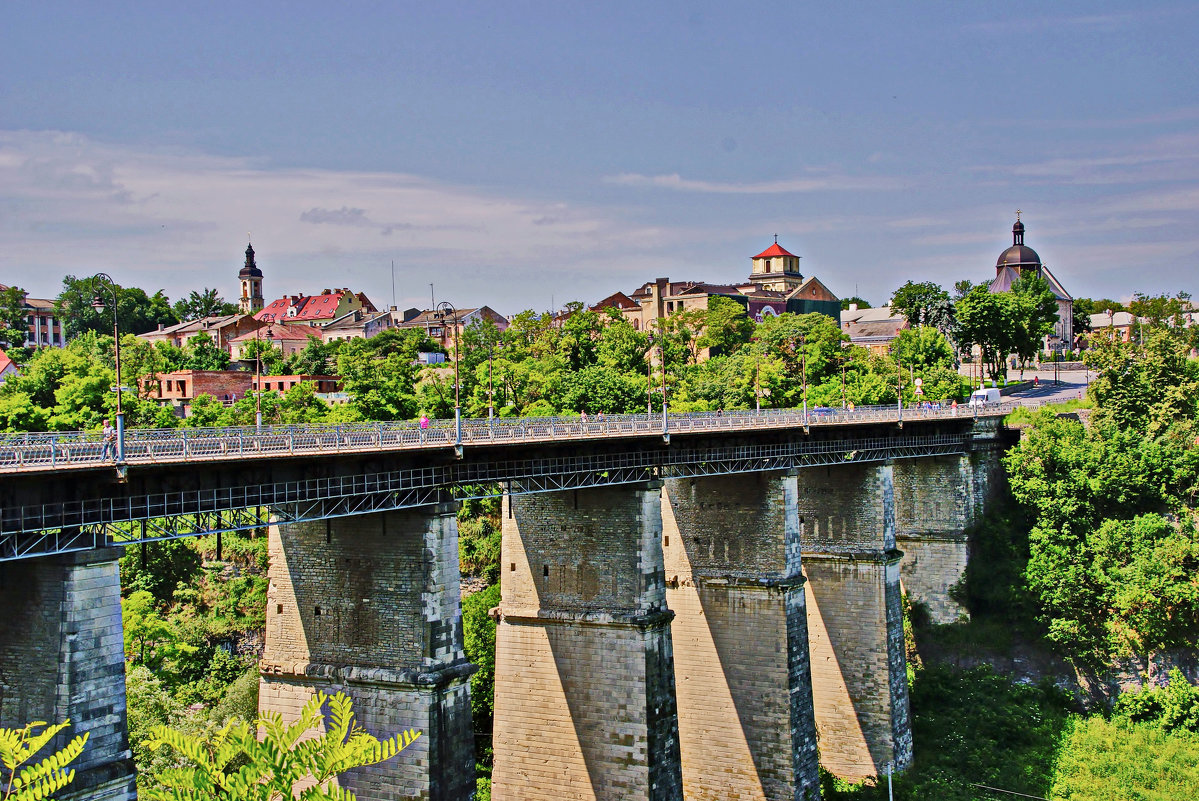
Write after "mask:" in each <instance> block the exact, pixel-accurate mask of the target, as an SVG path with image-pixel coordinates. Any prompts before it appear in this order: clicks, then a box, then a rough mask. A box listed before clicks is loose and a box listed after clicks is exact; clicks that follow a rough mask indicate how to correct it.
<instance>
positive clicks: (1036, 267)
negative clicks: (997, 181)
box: [991, 211, 1074, 351]
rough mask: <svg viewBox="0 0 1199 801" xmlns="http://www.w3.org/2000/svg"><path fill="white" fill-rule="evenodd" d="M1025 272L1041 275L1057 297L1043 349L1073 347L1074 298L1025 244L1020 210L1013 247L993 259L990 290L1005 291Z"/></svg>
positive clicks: (1068, 348)
mask: <svg viewBox="0 0 1199 801" xmlns="http://www.w3.org/2000/svg"><path fill="white" fill-rule="evenodd" d="M1025 275H1036V276H1038V277H1040V278H1044V279H1045V281H1046V282H1047V283H1048V284H1049V288H1050V289H1051V290H1053V295H1054V297H1055V298H1057V322H1056V323H1055V324H1054V326H1053V333H1051V334H1049V335H1048V336H1046V337H1045V342H1044V348H1045V350H1047V351H1053V350H1071V349H1073V347H1074V298H1072V297H1070V293H1069V292H1067V291H1066V288H1065V287H1064V286H1062V282H1061V281H1059V280H1057V277H1056V276H1055V275H1054V274H1053V273H1051V272H1050V271H1049V268H1048V267H1046V266H1045V265H1044V264H1042V263H1041V257H1040V256H1038V255H1037V252H1036V251H1035V250H1033V249H1032V248H1030V247H1029V246H1028V245H1026V244H1024V223H1022V222H1020V212H1019V211H1017V212H1016V224H1015V225H1013V226H1012V246H1011V247H1010V248H1008V249H1007V250H1005V251H1003V252H1002V253H1000V254H999V259H998V260H997V261H996V262H995V280H993V281H992V282H991V291H992V292H1007V291H1009V290H1011V288H1012V284H1013V283H1015V282H1016V279H1018V278H1020V277H1021V276H1025Z"/></svg>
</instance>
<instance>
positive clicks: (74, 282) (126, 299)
mask: <svg viewBox="0 0 1199 801" xmlns="http://www.w3.org/2000/svg"><path fill="white" fill-rule="evenodd" d="M62 287H63V288H62V292H60V293H59V295H58V298H57V299H56V300H55V302H54V308H55V313H56V315H57V316H58V319H60V320H62V321H63V323H62V325H63V336H64V337H65V338H66V339H68V340H70V339H73V338H75V337H77V336H79V335H80V334H82V333H83V332H85V331H94V332H95V333H98V334H103V333H109V334H111V332H112V308H111V304H112V297H111V296H110V295H109V293H108V290H107V289H106V288H101V286H100V284H99V283H95V282H93V281H92V279H91V278H76V277H75V276H73V275H68V276H66V277H65V278H63V280H62ZM116 292H117V328H118V329H119V330H120V332H121V333H122V334H143V333H145V332H147V331H153V330H154V329H155V328H157V327H158V325H159V324H160V323H161V324H163V325H174V324H175V323H177V322H179V320H178V318H176V317H175V313H174V312H173V311H172V310H171V302H170V299H169V298H167V296H166V295H165V294H163V292H162V290H161V289H160V290H158V291H157V292H155V293H154V294H153V295H147V294H146V292H145V290H143V289H139V288H137V287H122V286H120V285H118V286H117V288H116ZM97 294H98V295H99V296H100V298H101V299H102V300H103V301H104V304H105V306H104V308H102V309H97V308H94V307H93V306H92V302H93V301H94V300H95V298H96V296H97Z"/></svg>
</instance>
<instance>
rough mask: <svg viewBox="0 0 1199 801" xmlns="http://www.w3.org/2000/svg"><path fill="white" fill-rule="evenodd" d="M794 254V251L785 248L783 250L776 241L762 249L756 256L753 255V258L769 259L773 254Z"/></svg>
mask: <svg viewBox="0 0 1199 801" xmlns="http://www.w3.org/2000/svg"><path fill="white" fill-rule="evenodd" d="M794 255H795V254H794V253H789V252H787V250H785V249H784V248H783V247H782V246H780V245H779V243H778V242H775V243H774V244H773V245H771V246H770V247H768V248H766V249H765V250H763V251H762V252H761V253H759V254H758V255H757V256H754V258H755V259H769V258H772V257H774V256H794Z"/></svg>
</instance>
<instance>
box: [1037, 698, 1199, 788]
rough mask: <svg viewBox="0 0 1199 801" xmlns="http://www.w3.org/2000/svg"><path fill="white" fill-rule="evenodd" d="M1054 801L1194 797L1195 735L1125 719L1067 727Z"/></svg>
mask: <svg viewBox="0 0 1199 801" xmlns="http://www.w3.org/2000/svg"><path fill="white" fill-rule="evenodd" d="M1048 797H1049V798H1050V799H1052V800H1053V801H1190V800H1191V799H1194V798H1199V736H1197V735H1194V734H1191V733H1190V732H1175V733H1170V732H1167V731H1166V730H1165V729H1163V728H1161V727H1160V726H1155V725H1152V724H1145V723H1130V722H1129V721H1127V720H1126V719H1115V720H1104V719H1103V718H1102V717H1098V716H1095V717H1090V718H1079V719H1075V720H1074V721H1072V722H1071V725H1070V728H1069V729H1068V731H1067V733H1066V736H1065V738H1064V739H1063V741H1062V748H1061V752H1060V755H1059V757H1058V762H1057V767H1056V769H1055V771H1054V777H1053V789H1052V791H1051V793H1050V795H1049V796H1048Z"/></svg>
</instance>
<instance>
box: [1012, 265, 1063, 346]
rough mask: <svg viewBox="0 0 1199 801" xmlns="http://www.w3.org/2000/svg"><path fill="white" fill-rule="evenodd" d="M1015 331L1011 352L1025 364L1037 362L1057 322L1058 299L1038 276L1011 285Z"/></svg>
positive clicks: (1047, 283) (1028, 277)
mask: <svg viewBox="0 0 1199 801" xmlns="http://www.w3.org/2000/svg"><path fill="white" fill-rule="evenodd" d="M1012 300H1013V306H1014V314H1015V321H1014V322H1015V330H1014V332H1013V336H1012V352H1013V353H1015V354H1016V355H1017V356H1019V357H1020V360H1021V361H1022V362H1028V361H1030V360H1032V359H1034V358H1036V355H1037V353H1039V352H1040V351H1041V344H1042V342H1044V338H1045V336H1046V335H1047V334H1049V333H1051V332H1052V331H1053V326H1054V323H1056V322H1057V298H1056V297H1055V296H1054V294H1053V290H1052V289H1050V288H1049V282H1048V281H1046V280H1045V279H1044V278H1040V277H1038V276H1032V275H1029V276H1025V277H1023V278H1020V279H1018V280H1017V281H1015V282H1014V283H1013V284H1012Z"/></svg>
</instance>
